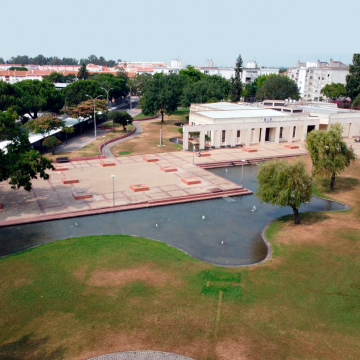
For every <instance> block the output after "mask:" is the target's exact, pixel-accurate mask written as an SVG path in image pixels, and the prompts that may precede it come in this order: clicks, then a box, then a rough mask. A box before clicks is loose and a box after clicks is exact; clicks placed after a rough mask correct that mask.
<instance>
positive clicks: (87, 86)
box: [62, 80, 106, 112]
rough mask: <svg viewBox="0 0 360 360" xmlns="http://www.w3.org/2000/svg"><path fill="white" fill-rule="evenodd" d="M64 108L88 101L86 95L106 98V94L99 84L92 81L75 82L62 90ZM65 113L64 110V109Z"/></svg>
mask: <svg viewBox="0 0 360 360" xmlns="http://www.w3.org/2000/svg"><path fill="white" fill-rule="evenodd" d="M62 93H63V96H64V100H65V106H73V105H77V104H80V103H81V102H82V101H86V100H88V97H87V96H86V95H89V96H91V97H93V98H96V97H97V96H99V95H102V96H103V97H104V98H106V93H105V91H104V90H103V89H101V87H100V86H99V84H98V83H97V82H96V81H94V80H84V81H75V82H74V83H72V84H70V85H68V86H67V87H66V88H65V89H63V90H62ZM64 111H65V112H66V109H64Z"/></svg>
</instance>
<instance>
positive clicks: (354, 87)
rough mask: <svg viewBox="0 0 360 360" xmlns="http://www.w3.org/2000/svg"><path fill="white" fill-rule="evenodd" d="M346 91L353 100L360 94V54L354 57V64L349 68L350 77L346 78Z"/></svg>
mask: <svg viewBox="0 0 360 360" xmlns="http://www.w3.org/2000/svg"><path fill="white" fill-rule="evenodd" d="M345 88H346V91H347V95H348V97H349V98H350V99H351V100H354V99H355V98H356V97H357V96H358V95H359V94H360V54H354V55H353V63H352V64H351V65H350V66H349V75H347V76H346V86H345Z"/></svg>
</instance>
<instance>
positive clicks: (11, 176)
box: [0, 111, 54, 191]
mask: <svg viewBox="0 0 360 360" xmlns="http://www.w3.org/2000/svg"><path fill="white" fill-rule="evenodd" d="M17 117H18V115H17V114H16V113H15V112H1V111H0V124H1V126H0V139H6V140H9V141H11V142H10V143H9V144H8V145H7V146H6V148H5V149H3V150H1V149H0V182H2V181H5V180H9V184H10V185H11V187H12V188H13V189H15V188H20V187H24V189H25V190H27V191H30V190H31V180H32V179H37V178H38V176H40V178H43V179H44V180H47V179H49V175H48V174H47V173H46V172H45V171H46V170H47V169H48V170H54V167H53V166H52V165H51V160H48V159H46V158H44V157H42V156H40V153H39V152H38V151H35V150H33V149H32V148H31V144H30V142H29V138H28V135H27V133H26V132H25V133H21V129H20V127H18V126H16V127H14V124H15V120H16V119H17Z"/></svg>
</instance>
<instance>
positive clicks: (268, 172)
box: [255, 159, 313, 224]
mask: <svg viewBox="0 0 360 360" xmlns="http://www.w3.org/2000/svg"><path fill="white" fill-rule="evenodd" d="M257 181H258V188H257V190H256V193H255V195H256V196H257V197H258V198H259V199H260V201H261V202H263V201H264V202H267V203H269V204H271V205H279V206H290V207H291V208H292V210H293V214H294V224H300V217H299V207H300V205H301V204H302V203H305V202H308V201H310V200H311V194H312V188H313V179H312V177H311V176H310V175H309V174H308V173H307V171H306V168H305V165H304V163H302V162H300V161H297V162H296V163H294V164H290V163H288V162H286V161H284V160H277V159H275V160H272V161H269V162H263V163H260V166H259V172H258V175H257Z"/></svg>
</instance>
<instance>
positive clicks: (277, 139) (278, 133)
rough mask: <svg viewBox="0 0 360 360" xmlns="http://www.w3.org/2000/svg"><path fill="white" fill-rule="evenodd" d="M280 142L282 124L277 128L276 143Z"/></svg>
mask: <svg viewBox="0 0 360 360" xmlns="http://www.w3.org/2000/svg"><path fill="white" fill-rule="evenodd" d="M279 142H280V125H279V126H277V127H276V128H275V141H274V143H275V144H278V143H279Z"/></svg>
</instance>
